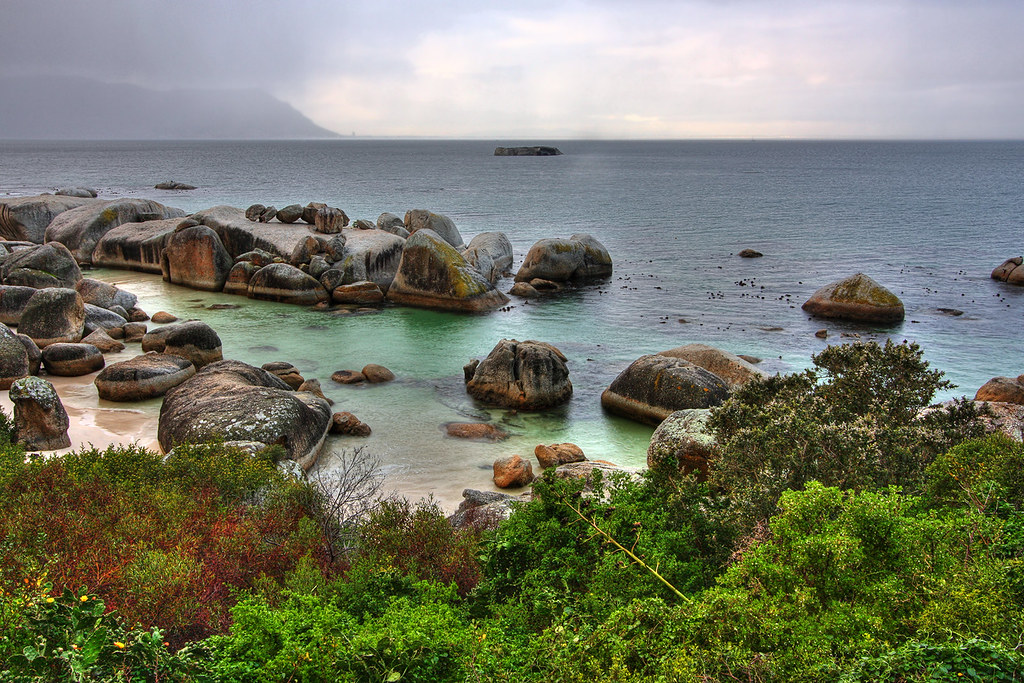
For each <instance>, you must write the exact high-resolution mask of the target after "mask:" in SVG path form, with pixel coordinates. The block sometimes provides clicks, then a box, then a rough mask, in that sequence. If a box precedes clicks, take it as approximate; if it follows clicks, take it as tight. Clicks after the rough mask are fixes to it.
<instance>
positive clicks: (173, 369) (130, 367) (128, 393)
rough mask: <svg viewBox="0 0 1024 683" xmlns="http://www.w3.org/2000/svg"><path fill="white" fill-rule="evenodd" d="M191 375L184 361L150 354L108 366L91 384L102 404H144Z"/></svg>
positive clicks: (188, 363) (192, 370)
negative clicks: (142, 402)
mask: <svg viewBox="0 0 1024 683" xmlns="http://www.w3.org/2000/svg"><path fill="white" fill-rule="evenodd" d="M194 374H196V366H194V365H193V364H192V362H191V361H190V360H188V359H187V358H182V357H181V356H174V355H171V354H168V353H156V352H150V353H146V354H143V355H141V356H136V357H135V358H131V359H129V360H126V361H121V362H120V363H112V364H110V365H108V366H107V367H106V368H104V369H103V371H102V372H100V374H98V375H97V376H96V379H95V380H93V383H94V384H95V385H96V392H97V393H98V394H99V397H100V398H102V399H104V400H106V401H145V400H146V399H150V398H156V397H157V396H163V395H164V394H166V393H167V392H168V391H170V390H171V389H173V388H174V387H176V386H178V385H179V384H181V383H182V382H184V381H185V380H187V379H188V378H189V377H191V376H192V375H194Z"/></svg>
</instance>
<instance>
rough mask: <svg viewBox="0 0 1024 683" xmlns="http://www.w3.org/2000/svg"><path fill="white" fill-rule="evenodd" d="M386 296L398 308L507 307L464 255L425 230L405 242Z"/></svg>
mask: <svg viewBox="0 0 1024 683" xmlns="http://www.w3.org/2000/svg"><path fill="white" fill-rule="evenodd" d="M387 296H388V299H390V300H391V301H394V302H395V303H399V304H404V305H408V306H418V307H422V308H436V309H441V310H449V311H469V312H478V311H489V310H494V309H497V308H501V307H502V306H504V305H505V304H507V303H508V297H506V296H505V295H504V294H502V293H501V292H499V291H498V290H496V289H495V288H494V285H492V284H491V283H490V282H489V281H488V280H487V279H486V278H484V276H482V275H481V274H480V273H478V272H477V271H476V269H475V268H473V267H472V266H471V265H469V263H467V262H466V259H464V258H463V257H462V254H460V253H459V252H458V251H457V250H456V249H455V248H454V247H452V246H451V245H450V244H449V243H448V242H446V241H445V240H443V239H442V238H441V237H440V236H439V235H438V234H437V233H435V232H434V231H432V230H428V229H426V228H421V229H420V230H417V231H416V232H414V233H413V234H412V236H411V237H409V239H408V240H406V243H405V249H404V250H403V251H402V259H401V261H400V262H399V264H398V272H397V274H396V275H395V280H394V282H392V283H391V287H390V288H389V289H388V294H387Z"/></svg>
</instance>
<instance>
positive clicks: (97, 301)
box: [75, 278, 139, 311]
mask: <svg viewBox="0 0 1024 683" xmlns="http://www.w3.org/2000/svg"><path fill="white" fill-rule="evenodd" d="M75 291H77V292H78V293H79V294H81V295H82V301H84V302H85V303H86V304H92V305H93V306H99V307H100V308H106V309H108V310H109V309H110V307H111V306H120V307H121V308H123V309H125V310H126V311H127V310H129V309H132V308H134V307H135V304H137V303H139V297H137V296H135V295H134V294H132V293H131V292H129V291H127V290H124V289H121V288H120V287H118V286H116V285H112V284H110V283H109V282H103V281H102V280H93V279H91V278H82V279H81V280H79V281H78V283H77V284H76V285H75Z"/></svg>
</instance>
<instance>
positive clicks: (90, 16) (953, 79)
mask: <svg viewBox="0 0 1024 683" xmlns="http://www.w3.org/2000/svg"><path fill="white" fill-rule="evenodd" d="M1022 36H1024V2H1022V0H975V1H974V2H967V1H966V0H903V1H899V2H897V1H890V2H882V1H873V0H851V1H849V2H846V1H843V2H828V1H827V0H816V1H809V0H808V1H805V0H761V1H757V0H714V1H712V0H706V1H705V0H677V1H670V0H590V1H586V0H578V1H568V0H536V1H535V0H511V1H508V2H485V1H482V0H450V1H449V2H443V3H442V2H411V1H409V2H394V1H390V0H358V1H355V0H352V1H349V0H288V1H287V2H286V1H283V0H282V1H281V2H271V1H268V0H223V1H221V0H159V1H157V0H65V1H57V0H4V2H3V9H2V12H0V75H5V76H11V75H36V74H62V75H82V76H89V77H93V78H98V79H102V80H107V81H114V82H128V83H134V84H137V85H146V86H149V87H156V88H179V87H189V88H225V87H233V88H238V87H245V88H249V87H256V88H261V89H264V90H266V91H268V92H270V93H272V94H274V95H276V96H277V97H280V98H281V99H284V100H286V101H288V102H290V103H291V104H293V105H294V106H295V107H297V108H298V109H299V110H301V111H302V112H303V113H305V114H306V115H307V116H309V117H310V118H312V119H313V120H314V121H315V122H316V123H318V124H320V125H322V126H324V127H327V128H330V129H332V130H335V131H338V132H341V133H344V134H348V133H350V132H355V133H356V134H359V135H387V136H391V135H413V136H449V137H487V138H496V139H559V138H570V137H600V138H705V137H731V138H735V137H739V138H750V137H758V138H764V137H771V138H777V137H798V138H807V137H810V138H906V137H911V138H948V137H955V138H1022V137H1024V115H1022V111H1024V39H1022ZM11 96H15V94H14V93H9V92H8V93H5V94H4V97H11Z"/></svg>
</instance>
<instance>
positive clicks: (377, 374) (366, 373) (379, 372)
mask: <svg viewBox="0 0 1024 683" xmlns="http://www.w3.org/2000/svg"><path fill="white" fill-rule="evenodd" d="M360 372H361V373H362V375H363V377H365V378H366V381H367V382H369V383H370V384H383V383H384V382H390V381H391V380H393V379H394V378H395V373H393V372H391V371H390V370H388V369H387V368H386V367H384V366H383V365H377V364H376V363H369V364H368V365H365V366H363V369H362V370H360Z"/></svg>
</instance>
